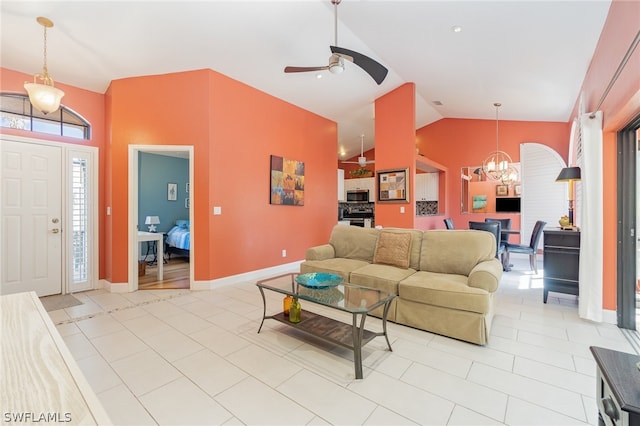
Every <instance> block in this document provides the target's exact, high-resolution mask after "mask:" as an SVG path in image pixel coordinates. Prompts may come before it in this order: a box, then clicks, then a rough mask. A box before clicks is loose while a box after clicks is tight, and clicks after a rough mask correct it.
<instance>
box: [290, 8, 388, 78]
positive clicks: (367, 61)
mask: <svg viewBox="0 0 640 426" xmlns="http://www.w3.org/2000/svg"><path fill="white" fill-rule="evenodd" d="M341 1H342V0H331V3H332V4H333V8H334V33H335V34H334V35H335V44H336V45H335V46H329V48H330V49H331V56H330V57H329V65H327V66H322V67H285V69H284V72H286V73H291V72H308V71H324V70H329V71H330V72H332V73H333V74H340V73H342V71H344V60H345V59H346V60H347V61H349V62H353V63H354V64H356V65H357V66H359V67H360V68H362V69H363V70H365V71H366V72H367V73H368V74H369V75H370V76H371V78H373V79H374V80H375V82H376V83H378V85H380V84H382V82H383V81H384V79H385V77H386V76H387V73H388V72H389V71H388V70H387V69H386V68H385V67H384V66H383V65H382V64H380V63H378V62H376V61H374V60H373V59H371V58H369V57H368V56H365V55H363V54H362V53H358V52H354V51H353V50H349V49H345V48H343V47H338V5H339V4H340V2H341Z"/></svg>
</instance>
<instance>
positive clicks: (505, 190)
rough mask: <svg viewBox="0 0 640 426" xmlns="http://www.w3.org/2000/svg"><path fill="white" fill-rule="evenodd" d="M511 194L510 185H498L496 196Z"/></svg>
mask: <svg viewBox="0 0 640 426" xmlns="http://www.w3.org/2000/svg"><path fill="white" fill-rule="evenodd" d="M507 195H509V186H508V185H496V196H498V197H504V196H507Z"/></svg>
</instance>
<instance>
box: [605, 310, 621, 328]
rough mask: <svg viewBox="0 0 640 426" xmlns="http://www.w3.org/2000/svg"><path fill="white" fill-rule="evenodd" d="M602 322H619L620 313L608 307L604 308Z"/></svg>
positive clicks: (614, 323)
mask: <svg viewBox="0 0 640 426" xmlns="http://www.w3.org/2000/svg"><path fill="white" fill-rule="evenodd" d="M602 322H604V323H607V324H613V325H616V324H618V313H617V312H616V311H611V310H608V309H603V310H602Z"/></svg>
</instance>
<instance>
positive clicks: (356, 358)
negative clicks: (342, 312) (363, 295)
mask: <svg viewBox="0 0 640 426" xmlns="http://www.w3.org/2000/svg"><path fill="white" fill-rule="evenodd" d="M361 315H362V319H361V320H360V328H358V314H356V313H354V314H353V363H354V367H355V372H356V379H362V339H363V336H364V321H365V319H366V318H367V314H361Z"/></svg>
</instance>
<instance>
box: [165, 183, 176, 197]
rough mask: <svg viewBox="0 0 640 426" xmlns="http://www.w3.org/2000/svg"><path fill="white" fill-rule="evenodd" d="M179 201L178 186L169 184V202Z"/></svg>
mask: <svg viewBox="0 0 640 426" xmlns="http://www.w3.org/2000/svg"><path fill="white" fill-rule="evenodd" d="M177 199H178V184H177V183H168V184H167V200H169V201H176V200H177Z"/></svg>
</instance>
